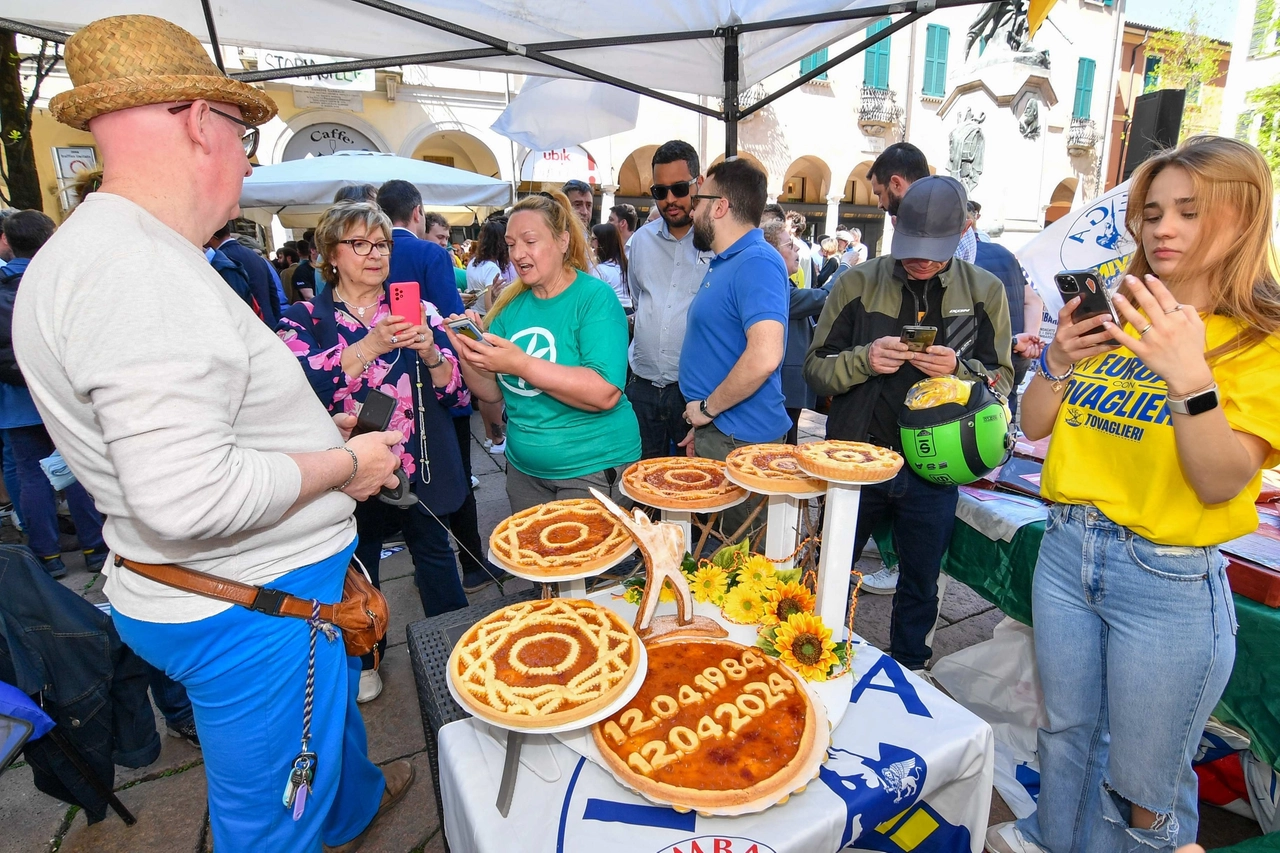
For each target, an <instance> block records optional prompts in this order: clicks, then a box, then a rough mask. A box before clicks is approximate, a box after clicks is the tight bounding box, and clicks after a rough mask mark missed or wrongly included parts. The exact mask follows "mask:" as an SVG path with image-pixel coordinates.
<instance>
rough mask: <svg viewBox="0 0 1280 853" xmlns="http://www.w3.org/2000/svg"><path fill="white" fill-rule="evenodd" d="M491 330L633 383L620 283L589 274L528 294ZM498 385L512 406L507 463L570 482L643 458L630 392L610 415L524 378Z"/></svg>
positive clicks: (557, 359)
mask: <svg viewBox="0 0 1280 853" xmlns="http://www.w3.org/2000/svg"><path fill="white" fill-rule="evenodd" d="M489 331H490V332H492V333H493V334H495V335H499V336H501V337H504V338H506V339H507V340H509V341H511V342H512V343H514V344H516V345H517V346H519V347H521V348H522V349H523V350H524V351H525V352H527V353H529V354H530V355H532V356H535V357H537V358H544V359H547V360H548V361H551V362H554V363H555V364H562V365H564V366H566V367H589V368H591V369H592V370H594V371H595V372H596V373H599V374H600V375H601V376H603V377H604V378H605V379H607V380H608V381H609V382H610V383H611V384H613V385H615V386H617V387H618V389H619V390H621V389H622V388H624V387H625V386H626V382H627V344H628V341H627V315H626V313H625V312H623V310H622V305H621V304H620V303H619V302H618V296H617V294H616V293H614V291H613V288H612V287H610V286H609V285H608V284H606V283H605V282H603V281H601V280H600V279H598V278H594V277H592V276H589V275H587V274H586V273H584V272H579V273H578V275H577V278H575V279H574V281H573V283H572V284H570V285H569V286H568V287H567V288H566V289H565V290H564V291H563V292H562V293H560V294H558V295H557V296H554V297H552V298H551V299H539V298H537V297H536V296H534V295H533V292H532V291H525V292H524V293H521V294H520V295H519V296H517V297H516V298H515V299H513V300H511V302H510V304H508V305H507V306H506V307H505V308H503V309H502V311H501V313H499V314H498V316H497V317H494V318H492V320H491V321H490V326H489ZM498 385H499V387H500V388H501V389H502V398H503V400H504V402H505V403H506V406H507V461H508V462H510V463H511V464H512V465H514V466H515V467H516V470H518V471H521V472H523V473H525V474H528V475H529V476H530V477H539V478H542V479H547V480H567V479H570V478H572V477H582V476H585V475H587V474H593V473H595V472H596V471H600V470H602V469H604V468H611V467H613V466H615V465H626V464H630V463H632V462H634V461H636V460H637V459H639V458H640V428H639V426H638V425H637V423H636V416H635V413H634V412H632V410H631V403H630V402H629V401H628V400H627V398H626V395H625V394H624V395H621V396H620V397H619V398H618V402H617V405H615V406H614V407H613V408H612V409H610V410H609V411H607V412H586V411H583V410H582V409H575V408H574V407H572V406H570V405H567V404H565V403H562V402H560V401H559V400H557V399H555V398H554V397H552V396H551V395H550V394H547V393H544V392H543V391H541V390H539V389H538V388H535V387H534V386H532V385H530V384H529V383H527V382H526V381H525V380H523V379H520V378H518V377H516V376H509V375H507V374H499V375H498Z"/></svg>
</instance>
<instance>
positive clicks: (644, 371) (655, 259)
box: [626, 139, 711, 459]
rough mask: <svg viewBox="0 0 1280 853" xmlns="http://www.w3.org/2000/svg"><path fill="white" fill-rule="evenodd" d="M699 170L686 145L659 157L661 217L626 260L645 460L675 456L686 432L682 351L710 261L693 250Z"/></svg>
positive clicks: (633, 386) (631, 391) (632, 394)
mask: <svg viewBox="0 0 1280 853" xmlns="http://www.w3.org/2000/svg"><path fill="white" fill-rule="evenodd" d="M698 171H699V164H698V152H697V151H695V150H694V149H693V146H692V145H690V144H689V143H687V142H684V141H682V140H679V139H674V140H672V141H670V142H667V143H665V144H663V145H662V146H661V147H659V148H658V150H657V151H655V152H654V154H653V186H651V187H650V188H649V191H650V193H651V194H652V195H653V201H654V205H653V206H654V210H656V211H658V213H659V214H660V215H661V219H660V220H654V221H653V222H649V223H647V224H646V225H645V226H644V227H643V228H641V229H640V230H638V231H636V233H635V234H634V235H633V236H632V237H631V248H630V250H629V251H628V254H627V264H628V267H627V279H628V283H629V284H630V285H631V299H632V302H633V303H634V305H635V318H634V319H635V336H634V338H633V340H632V343H631V379H630V380H629V381H628V382H627V388H626V394H627V399H628V400H630V401H631V408H632V409H633V410H634V411H635V413H636V420H637V421H638V422H639V424H640V455H641V458H644V459H652V458H654V457H655V456H670V455H671V454H673V453H675V452H676V445H677V444H678V443H679V442H681V441H683V440H684V437H685V433H686V432H687V431H688V429H689V425H688V424H686V423H685V422H684V408H685V399H684V396H683V395H682V394H681V393H680V351H681V349H682V348H683V346H684V336H685V335H684V330H685V315H687V314H688V313H689V303H691V302H692V301H693V297H694V294H696V293H697V292H698V288H699V287H700V286H701V285H702V277H703V275H704V274H706V271H707V264H708V263H709V262H710V260H711V253H710V252H700V251H698V249H697V248H695V247H694V245H693V218H692V214H693V194H694V193H696V192H697V191H698V188H699V187H700V186H701V185H702V178H701V177H699V175H698Z"/></svg>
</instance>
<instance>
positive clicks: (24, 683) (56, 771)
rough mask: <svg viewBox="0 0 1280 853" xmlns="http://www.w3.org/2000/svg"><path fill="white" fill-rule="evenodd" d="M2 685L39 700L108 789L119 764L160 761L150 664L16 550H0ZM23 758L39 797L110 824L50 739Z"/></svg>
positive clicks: (105, 619) (105, 620) (101, 803)
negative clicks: (150, 690) (149, 692)
mask: <svg viewBox="0 0 1280 853" xmlns="http://www.w3.org/2000/svg"><path fill="white" fill-rule="evenodd" d="M0 681H5V682H7V683H9V684H13V685H15V686H16V687H17V688H18V689H19V690H21V691H22V692H23V693H26V694H27V695H28V696H32V697H39V698H38V699H37V701H38V702H39V704H40V705H41V707H43V708H44V710H45V713H47V714H48V715H49V716H51V717H53V719H54V722H56V723H57V725H58V727H59V728H60V729H61V731H62V733H63V734H64V735H66V737H67V739H68V740H70V741H71V743H72V744H73V745H74V746H75V747H76V749H77V751H79V753H80V755H81V757H82V758H84V761H85V763H86V764H88V765H89V767H90V769H92V771H93V773H94V775H95V776H96V777H97V778H98V779H99V780H101V781H102V783H103V784H104V786H105V787H106V788H108V789H110V788H111V787H112V783H113V782H114V780H115V765H117V764H120V765H123V766H125V767H145V766H146V765H148V764H150V763H151V762H153V761H155V760H156V758H157V757H158V756H159V755H160V737H159V735H158V734H156V719H155V713H154V712H153V711H152V710H151V700H150V699H148V698H147V684H148V669H147V665H146V664H145V663H144V662H143V660H142V658H140V657H138V656H137V655H136V654H134V653H133V650H132V649H130V648H129V647H128V646H126V645H125V644H124V643H123V642H122V641H121V639H120V635H119V634H117V633H116V629H115V626H114V625H112V624H111V618H110V617H109V616H107V615H106V614H105V613H103V612H102V611H101V610H99V609H98V608H96V607H94V606H93V605H92V604H90V603H89V602H87V601H85V600H84V599H83V598H81V597H80V596H79V595H76V594H75V593H74V592H72V591H71V590H69V589H67V588H66V587H64V586H63V585H62V584H60V583H58V582H57V581H55V580H54V579H53V578H51V577H49V575H48V573H47V572H46V571H45V570H44V567H43V566H42V565H41V564H40V560H39V559H38V558H37V557H36V556H35V555H34V554H33V553H31V551H29V550H28V549H26V548H22V547H19V546H16V545H0ZM22 752H23V755H24V756H25V757H26V760H27V763H28V764H30V765H31V769H32V772H33V775H34V776H35V783H36V787H37V788H39V789H40V790H41V791H44V792H45V793H46V794H48V795H50V796H51V797H57V798H58V799H60V800H63V801H64V802H68V803H74V804H78V805H80V806H81V807H83V808H84V810H85V812H86V813H87V814H88V816H89V822H90V823H96V822H97V821H100V820H102V819H103V818H104V817H106V814H107V803H106V800H104V799H103V798H102V797H101V796H99V795H98V793H97V791H96V790H94V788H93V786H92V785H90V784H89V782H88V781H87V780H86V779H85V778H84V777H83V776H81V775H80V774H79V773H78V772H77V771H76V769H75V768H74V767H73V766H72V765H71V762H70V761H69V760H68V759H67V757H66V756H65V755H64V754H63V752H62V751H61V750H60V749H58V747H57V746H56V745H55V744H54V743H53V742H52V741H51V740H50V739H48V738H42V739H40V740H35V741H31V742H29V743H27V745H26V746H25V747H24V748H23V750H22Z"/></svg>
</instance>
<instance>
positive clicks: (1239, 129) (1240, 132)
mask: <svg viewBox="0 0 1280 853" xmlns="http://www.w3.org/2000/svg"><path fill="white" fill-rule="evenodd" d="M1251 136H1253V110H1245V111H1244V112H1242V113H1240V115H1239V116H1237V117H1236V139H1239V140H1240V141H1241V142H1248V141H1249V137H1251Z"/></svg>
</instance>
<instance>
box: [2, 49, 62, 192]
mask: <svg viewBox="0 0 1280 853" xmlns="http://www.w3.org/2000/svg"><path fill="white" fill-rule="evenodd" d="M60 61H62V53H61V51H59V49H58V45H57V44H53V43H51V42H47V41H41V42H40V49H39V52H37V53H36V54H34V55H32V56H23V55H22V54H20V53H19V52H18V46H17V36H16V34H15V33H14V32H13V31H12V30H4V29H0V149H2V150H3V152H4V156H3V157H2V158H0V181H3V182H4V187H3V188H0V201H3V202H4V203H5V204H8V205H9V206H11V207H16V208H19V209H21V210H44V194H43V193H41V192H40V177H39V174H38V173H37V171H36V157H35V147H34V145H33V144H32V140H31V117H32V116H33V115H34V113H35V108H36V101H37V100H38V99H39V98H40V87H41V85H42V84H43V83H44V81H45V80H46V79H47V78H48V77H49V75H50V74H51V73H53V69H54V67H55V66H56V65H57V64H58V63H59V62H60ZM27 62H30V63H31V64H32V70H31V74H32V77H31V90H30V92H29V93H28V92H24V91H23V89H22V66H23V64H24V63H27Z"/></svg>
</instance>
